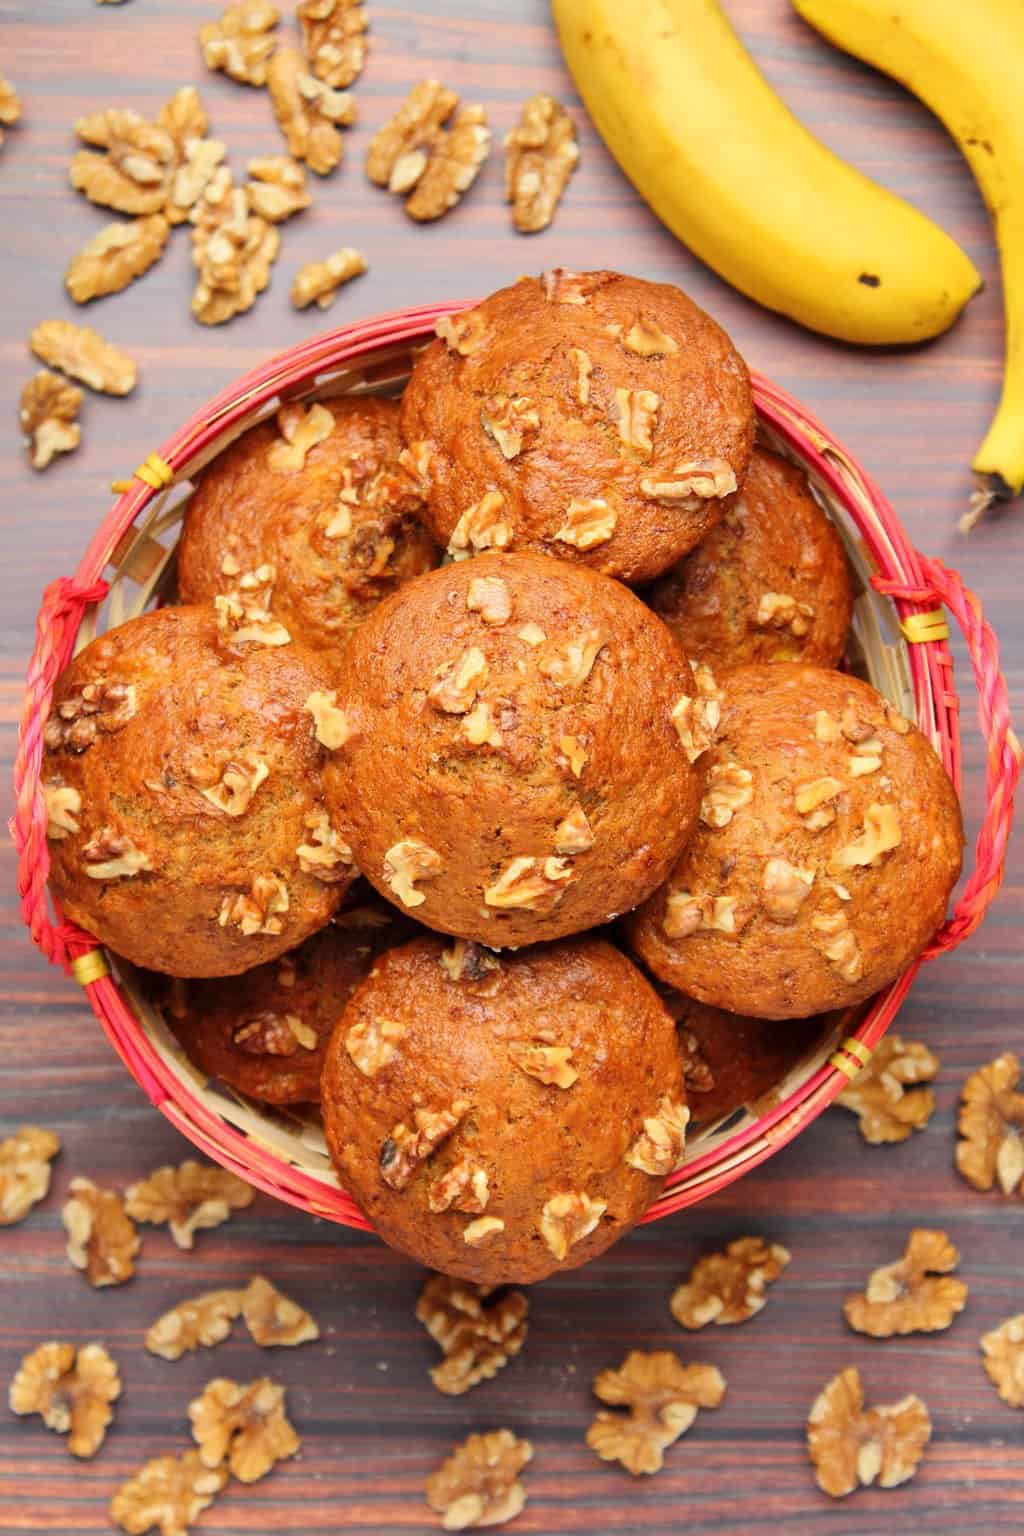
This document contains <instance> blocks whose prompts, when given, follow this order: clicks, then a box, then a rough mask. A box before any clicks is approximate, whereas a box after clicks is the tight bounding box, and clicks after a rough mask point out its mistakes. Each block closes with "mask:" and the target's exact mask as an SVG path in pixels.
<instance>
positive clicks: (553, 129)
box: [505, 94, 580, 235]
mask: <svg viewBox="0 0 1024 1536" xmlns="http://www.w3.org/2000/svg"><path fill="white" fill-rule="evenodd" d="M505 156H506V158H505V201H506V202H508V203H511V204H512V222H513V224H514V225H515V227H516V229H518V230H519V232H520V234H524V235H529V234H535V233H536V232H537V231H538V230H541V229H547V227H548V225H549V224H550V223H551V220H552V219H553V218H554V216H555V209H556V208H557V207H558V203H559V200H560V198H561V196H562V193H563V192H564V191H565V189H566V186H567V185H568V182H569V177H570V176H571V175H572V173H573V171H574V170H575V169H576V166H577V165H578V164H579V158H580V151H579V145H578V144H577V142H576V124H575V123H574V122H573V120H572V118H571V117H570V116H569V113H568V112H567V111H566V110H565V108H564V107H563V106H560V105H559V103H558V102H557V101H556V100H555V98H554V97H553V96H547V95H544V94H540V95H538V96H531V97H530V99H529V101H527V102H526V103H524V105H523V110H522V114H521V116H520V119H519V122H518V124H517V125H516V127H515V128H513V130H512V132H511V133H510V134H508V135H507V136H506V139H505Z"/></svg>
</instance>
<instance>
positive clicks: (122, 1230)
mask: <svg viewBox="0 0 1024 1536" xmlns="http://www.w3.org/2000/svg"><path fill="white" fill-rule="evenodd" d="M61 1219H62V1221H63V1223H64V1228H65V1231H66V1232H67V1234H68V1241H67V1256H68V1258H69V1259H70V1261H71V1263H72V1264H73V1265H74V1267H75V1269H81V1270H84V1271H85V1275H86V1278H87V1279H88V1281H89V1284H90V1285H92V1286H95V1287H96V1288H97V1289H98V1288H99V1287H100V1286H105V1285H123V1284H124V1282H125V1281H126V1280H130V1279H131V1277H132V1275H133V1274H134V1273H135V1255H136V1254H137V1253H138V1251H139V1248H140V1247H141V1246H142V1245H141V1242H140V1239H139V1235H138V1233H137V1232H136V1230H135V1225H134V1223H133V1222H132V1221H131V1219H130V1218H129V1217H128V1215H127V1214H126V1212H125V1207H124V1204H123V1202H122V1200H121V1196H120V1194H119V1193H118V1192H117V1190H114V1189H98V1188H97V1187H96V1185H95V1184H94V1183H93V1182H92V1180H91V1179H72V1180H71V1183H70V1185H69V1198H68V1200H67V1201H66V1202H65V1204H64V1209H63V1210H62V1211H61Z"/></svg>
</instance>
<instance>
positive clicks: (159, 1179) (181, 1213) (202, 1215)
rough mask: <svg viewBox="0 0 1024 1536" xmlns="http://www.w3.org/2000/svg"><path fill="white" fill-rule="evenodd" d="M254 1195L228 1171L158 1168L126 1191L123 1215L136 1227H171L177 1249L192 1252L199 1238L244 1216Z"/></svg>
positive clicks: (203, 1166)
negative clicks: (233, 1215)
mask: <svg viewBox="0 0 1024 1536" xmlns="http://www.w3.org/2000/svg"><path fill="white" fill-rule="evenodd" d="M254 1194H255V1190H254V1189H253V1187H252V1185H251V1184H246V1183H244V1182H243V1181H242V1180H241V1179H239V1178H236V1177H235V1175H234V1174H233V1173H228V1171H227V1169H226V1168H215V1167H214V1166H213V1165H212V1164H211V1163H197V1162H196V1161H195V1160H194V1159H193V1158H186V1160H185V1161H184V1162H183V1163H182V1164H181V1165H180V1167H177V1168H173V1167H171V1166H170V1165H167V1166H165V1167H163V1168H158V1169H157V1170H156V1172H155V1173H151V1174H150V1175H149V1177H148V1178H146V1179H140V1180H138V1181H137V1182H136V1183H134V1184H130V1185H129V1186H128V1188H127V1189H126V1190H125V1209H126V1210H127V1212H128V1214H129V1216H131V1218H132V1219H133V1220H134V1221H144V1222H148V1223H149V1224H150V1225H151V1226H163V1225H165V1224H166V1225H167V1226H168V1227H169V1228H170V1233H171V1236H172V1237H173V1239H174V1241H175V1242H176V1243H177V1245H178V1247H179V1248H192V1247H194V1245H195V1234H196V1233H197V1232H202V1231H206V1230H208V1229H209V1228H211V1227H219V1226H220V1225H221V1224H222V1223H223V1222H225V1221H227V1220H228V1218H229V1217H230V1215H231V1213H232V1211H241V1210H244V1209H245V1207H246V1206H248V1205H251V1204H252V1197H253V1195H254Z"/></svg>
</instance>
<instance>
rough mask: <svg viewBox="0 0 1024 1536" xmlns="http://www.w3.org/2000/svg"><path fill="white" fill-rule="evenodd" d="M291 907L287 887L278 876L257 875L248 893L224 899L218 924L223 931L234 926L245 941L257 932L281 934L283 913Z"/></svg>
mask: <svg viewBox="0 0 1024 1536" xmlns="http://www.w3.org/2000/svg"><path fill="white" fill-rule="evenodd" d="M288 907H289V897H288V887H287V886H286V885H285V883H284V881H283V880H281V879H279V878H278V876H277V875H256V876H255V877H254V878H253V882H252V886H251V888H250V890H249V891H248V892H245V891H240V892H238V894H237V895H234V896H225V897H224V899H223V901H222V902H221V904H220V911H219V913H218V914H217V922H218V923H219V924H220V926H221V927H222V928H225V927H227V926H228V925H229V924H233V925H234V926H235V927H237V928H240V929H241V931H242V933H243V934H244V935H245V936H246V938H250V937H251V936H252V935H253V934H256V933H280V932H281V930H282V928H283V926H284V925H283V923H282V921H281V916H280V914H281V913H284V912H287V911H288Z"/></svg>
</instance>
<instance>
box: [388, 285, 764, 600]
mask: <svg viewBox="0 0 1024 1536" xmlns="http://www.w3.org/2000/svg"><path fill="white" fill-rule="evenodd" d="M437 331H438V340H437V341H435V342H433V343H432V344H431V345H430V346H429V347H427V349H426V351H425V352H423V353H422V355H421V356H420V358H419V359H418V360H417V362H416V366H415V367H414V369H413V372H412V377H411V378H410V380H409V383H408V385H407V387H406V391H405V395H404V396H403V399H402V431H403V433H404V435H405V439H406V442H407V443H408V445H409V455H408V461H407V462H409V463H410V465H412V466H413V467H414V468H415V469H416V471H417V472H418V473H419V474H420V475H421V477H422V480H421V483H422V487H423V490H424V492H425V495H426V498H427V507H426V517H427V521H428V523H429V525H430V527H431V528H432V529H433V532H434V535H435V537H436V538H437V540H438V542H439V543H441V544H444V545H446V546H447V547H448V549H449V551H450V553H452V554H453V555H455V556H465V555H467V554H474V553H476V552H477V551H479V550H481V549H509V548H511V549H515V550H522V549H534V550H539V551H541V552H543V553H545V554H550V555H559V556H561V557H562V558H563V559H571V560H577V561H582V562H583V563H584V564H585V565H589V566H591V567H592V568H593V569H595V570H599V571H603V572H605V574H606V575H609V576H618V577H621V579H622V580H623V581H645V580H648V579H650V578H651V577H653V576H657V575H658V573H659V572H661V571H664V570H665V569H666V568H667V567H668V566H670V565H671V564H672V563H673V562H674V561H676V560H678V559H679V558H680V557H681V556H682V555H684V554H685V553H686V552H687V550H690V549H692V548H693V546H694V545H695V544H696V543H697V542H698V540H700V539H702V538H703V537H704V535H705V534H706V533H707V532H708V530H709V529H710V528H712V527H713V526H714V525H715V523H716V522H717V521H718V519H719V518H720V517H721V515H722V511H723V506H724V500H723V498H725V497H727V496H728V495H729V494H730V493H731V492H733V491H735V489H736V487H737V485H738V484H739V483H740V482H741V481H742V479H743V476H744V474H745V473H746V469H747V464H748V462H749V460H750V453H751V448H752V446H753V440H754V406H753V401H752V397H751V393H750V381H749V377H748V375H747V369H746V366H745V364H744V362H743V359H742V358H741V357H740V356H739V354H738V353H737V352H736V350H735V348H734V347H733V345H732V343H731V341H730V340H729V338H728V336H727V335H726V334H725V332H724V331H723V330H722V329H721V327H720V326H718V325H716V324H715V322H714V321H713V320H712V319H711V318H710V317H709V316H708V315H706V314H705V313H704V311H703V310H701V309H698V308H697V306H696V304H694V303H693V301H692V300H691V299H688V298H687V296H686V295H685V294H684V293H681V292H680V290H679V289H678V288H673V287H671V286H669V285H668V284H665V283H649V282H645V281H644V280H643V279H642V278H638V277H624V276H622V275H621V274H620V273H618V272H584V273H574V272H565V271H562V270H561V269H555V270H554V271H552V272H546V273H544V275H543V276H542V277H540V278H521V279H520V280H519V282H517V283H515V284H513V285H512V287H510V288H502V289H501V290H500V291H499V292H498V293H495V294H492V295H491V297H490V298H488V299H485V300H484V301H483V303H482V304H478V305H477V306H476V308H475V309H472V310H467V311H463V312H462V313H461V314H457V315H449V316H447V317H445V318H444V319H442V320H441V321H439V322H438V325H437Z"/></svg>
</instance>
